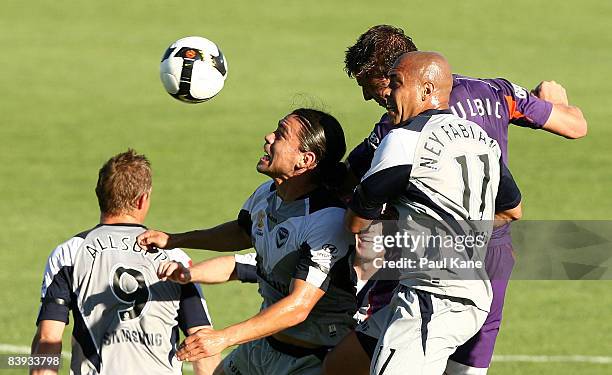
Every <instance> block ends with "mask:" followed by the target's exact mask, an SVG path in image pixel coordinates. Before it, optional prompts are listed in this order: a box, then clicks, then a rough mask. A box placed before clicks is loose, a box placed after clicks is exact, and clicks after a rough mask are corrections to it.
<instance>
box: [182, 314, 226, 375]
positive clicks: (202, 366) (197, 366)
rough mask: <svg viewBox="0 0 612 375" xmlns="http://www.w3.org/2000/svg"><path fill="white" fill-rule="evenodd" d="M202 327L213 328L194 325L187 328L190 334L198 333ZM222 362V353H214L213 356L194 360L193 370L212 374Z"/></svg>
mask: <svg viewBox="0 0 612 375" xmlns="http://www.w3.org/2000/svg"><path fill="white" fill-rule="evenodd" d="M201 329H212V327H211V326H200V327H193V328H189V329H188V330H187V333H188V334H189V335H192V334H194V333H196V332H197V331H199V330H201ZM220 363H221V355H220V354H217V355H213V356H212V357H207V358H202V359H199V360H197V361H194V362H193V372H194V373H195V374H196V375H212V374H213V373H214V372H215V369H216V368H217V366H219V364H220Z"/></svg>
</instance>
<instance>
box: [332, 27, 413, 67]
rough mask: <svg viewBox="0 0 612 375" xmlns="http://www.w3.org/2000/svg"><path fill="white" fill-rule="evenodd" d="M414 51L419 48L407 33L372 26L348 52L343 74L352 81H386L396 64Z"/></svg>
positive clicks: (398, 29)
mask: <svg viewBox="0 0 612 375" xmlns="http://www.w3.org/2000/svg"><path fill="white" fill-rule="evenodd" d="M412 51H417V47H416V46H415V45H414V43H413V42H412V39H411V38H410V37H409V36H407V35H406V34H404V30H402V29H400V28H397V27H393V26H389V25H377V26H373V27H371V28H370V29H369V30H368V31H366V32H365V33H363V34H361V35H360V36H359V38H358V39H357V42H355V44H354V45H352V46H350V47H349V48H348V49H347V50H346V54H345V57H344V71H345V72H346V74H348V76H349V77H351V78H359V77H366V76H369V77H386V76H387V72H388V71H389V70H390V69H391V67H392V66H393V63H394V62H395V60H396V59H397V58H398V57H400V56H401V55H403V54H404V53H406V52H412Z"/></svg>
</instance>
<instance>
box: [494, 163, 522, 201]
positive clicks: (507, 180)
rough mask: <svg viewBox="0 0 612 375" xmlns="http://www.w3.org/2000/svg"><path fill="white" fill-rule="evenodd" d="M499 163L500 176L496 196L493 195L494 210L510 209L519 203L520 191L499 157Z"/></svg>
mask: <svg viewBox="0 0 612 375" xmlns="http://www.w3.org/2000/svg"><path fill="white" fill-rule="evenodd" d="M499 163H500V168H499V170H500V178H499V187H498V189H497V197H495V212H502V211H506V210H510V209H512V208H515V207H516V206H518V205H519V203H521V191H520V190H519V188H518V186H517V185H516V182H515V181H514V178H513V177H512V173H510V170H509V169H508V167H506V164H504V162H503V161H502V160H501V158H500V159H499Z"/></svg>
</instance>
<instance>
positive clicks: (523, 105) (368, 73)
mask: <svg viewBox="0 0 612 375" xmlns="http://www.w3.org/2000/svg"><path fill="white" fill-rule="evenodd" d="M415 50H417V48H416V46H415V45H414V43H413V42H412V40H411V39H410V38H409V37H408V36H406V35H405V34H404V32H403V30H401V29H398V28H395V27H392V26H388V25H379V26H374V27H372V28H370V29H369V30H368V31H366V32H365V33H364V34H362V35H361V36H360V37H359V39H358V40H357V42H356V43H355V45H353V46H351V47H349V48H348V50H347V52H346V59H345V70H346V72H347V74H348V75H349V77H351V78H356V80H357V83H358V85H359V86H360V87H361V89H362V92H363V98H364V100H366V101H368V100H374V101H375V102H376V103H378V104H379V105H380V106H381V107H384V108H385V109H387V98H388V97H389V94H390V91H391V90H390V89H389V87H388V85H389V79H388V77H387V72H388V71H389V69H390V68H391V66H392V64H393V63H394V62H395V60H396V59H397V58H398V57H399V56H400V55H402V54H404V53H406V52H410V51H415ZM450 106H451V110H452V111H453V112H454V113H455V114H456V115H458V116H460V117H463V118H466V119H468V120H470V121H473V122H476V123H477V124H479V125H480V126H482V127H483V129H484V130H485V131H486V132H487V134H488V135H489V136H490V137H492V138H494V139H495V140H497V141H498V143H499V145H500V147H501V150H502V158H503V161H504V162H507V160H508V150H507V143H508V124H514V125H518V126H522V127H529V128H533V129H543V130H546V131H548V132H551V133H553V134H557V135H560V136H563V137H566V138H570V139H574V138H580V137H583V136H585V135H586V131H587V124H586V120H585V119H584V117H583V115H582V112H581V111H580V109H579V108H577V107H575V106H570V105H569V103H568V99H567V94H566V92H565V89H564V88H563V87H562V86H561V85H559V84H557V83H556V82H554V81H543V82H541V83H540V84H539V85H538V86H537V87H536V88H535V89H534V90H532V91H531V93H530V92H528V91H527V90H526V89H524V88H522V87H520V86H518V85H515V84H513V83H511V82H509V81H507V80H505V79H501V78H498V79H475V78H469V77H464V76H460V75H454V76H453V88H452V91H451V97H450ZM391 110H392V109H391ZM391 128H392V124H391V123H390V121H389V118H388V115H387V114H384V115H383V116H382V118H381V119H380V121H379V122H378V123H377V124H376V125H375V126H374V129H373V131H372V132H371V133H370V135H369V137H368V138H366V139H365V140H364V141H363V143H361V144H360V145H358V146H357V147H356V148H355V149H354V150H353V151H352V152H351V153H350V154H349V157H348V158H347V164H348V167H349V171H350V172H351V173H350V174H351V175H352V181H350V183H349V184H348V185H349V186H348V187H349V188H350V187H353V186H355V185H357V183H358V182H359V181H360V179H361V177H363V175H364V174H365V172H366V171H367V170H368V169H369V167H370V162H371V160H372V157H373V155H374V151H375V150H376V148H377V147H378V145H379V143H380V141H381V140H382V138H383V137H384V136H385V135H387V133H388V132H389V131H390V130H391ZM502 219H504V218H502ZM373 225H374V226H376V225H381V224H380V223H378V224H377V223H376V222H374V223H373ZM373 230H374V231H376V230H381V229H380V228H378V229H376V228H374V229H373ZM360 240H361V241H360V242H361V244H362V246H358V252H357V255H358V256H359V257H361V259H357V260H356V268H357V271H358V273H359V274H360V275H362V279H367V277H368V276H369V275H371V269H372V267H371V262H372V261H373V259H374V258H373V256H372V255H371V254H370V253H369V252H368V251H367V250H366V248H367V247H368V246H363V245H364V243H366V244H367V241H368V238H367V234H365V236H361V237H360ZM513 264H514V258H513V255H512V244H511V239H510V232H509V227H508V226H505V227H502V228H500V229H498V230H496V231H495V232H494V233H493V236H492V239H491V241H490V243H489V248H488V251H487V258H486V265H487V272H488V273H489V276H490V278H491V283H492V287H493V303H492V306H491V311H490V313H489V316H488V317H487V320H486V321H485V324H484V325H483V327H482V329H481V330H480V331H479V332H478V334H476V335H475V336H474V337H473V338H472V339H470V340H469V341H468V342H467V343H466V344H464V345H462V346H460V347H459V348H458V349H457V351H456V352H455V354H453V356H451V360H450V361H449V366H448V368H447V370H446V371H447V373H448V374H484V373H486V371H487V368H488V367H489V364H490V361H491V358H492V354H493V347H494V344H495V340H496V337H497V334H498V332H499V326H500V322H501V315H502V308H503V302H504V297H505V292H506V287H507V284H508V279H509V277H510V273H511V271H512V266H513ZM373 284H374V286H373V287H372V288H371V289H370V291H369V292H368V297H369V298H368V299H369V302H370V306H369V309H368V310H367V316H371V315H372V314H373V313H374V312H376V311H377V310H378V309H380V308H382V307H384V306H385V305H386V304H387V303H388V302H389V299H390V297H391V296H392V292H393V289H394V288H395V286H396V285H397V282H381V281H376V282H374V283H373ZM381 313H382V312H381ZM366 322H367V321H366ZM369 325H370V326H373V325H375V324H374V322H373V321H372V322H370V324H369ZM366 326H367V323H366ZM372 339H373V337H370V336H368V335H364V334H362V332H358V333H355V332H353V333H351V334H349V335H348V336H347V337H345V339H344V340H343V341H342V342H341V343H340V344H339V345H338V346H337V347H336V348H335V349H334V350H333V351H332V352H331V353H330V354H329V355H328V356H327V358H326V362H325V364H324V369H325V373H326V374H336V373H352V374H358V373H368V363H369V362H370V358H369V357H368V356H370V357H371V354H372V352H373V349H374V348H373V346H374V345H375V344H376V340H372Z"/></svg>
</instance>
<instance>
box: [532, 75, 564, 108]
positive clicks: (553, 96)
mask: <svg viewBox="0 0 612 375" xmlns="http://www.w3.org/2000/svg"><path fill="white" fill-rule="evenodd" d="M531 93H532V94H533V95H535V96H537V97H538V98H540V99H542V100H546V101H547V102H550V103H552V104H563V105H568V103H569V102H568V100H567V92H565V88H564V87H563V86H561V85H560V84H558V83H557V82H555V81H542V82H540V84H539V85H537V86H536V88H535V89H533V90H531Z"/></svg>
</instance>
